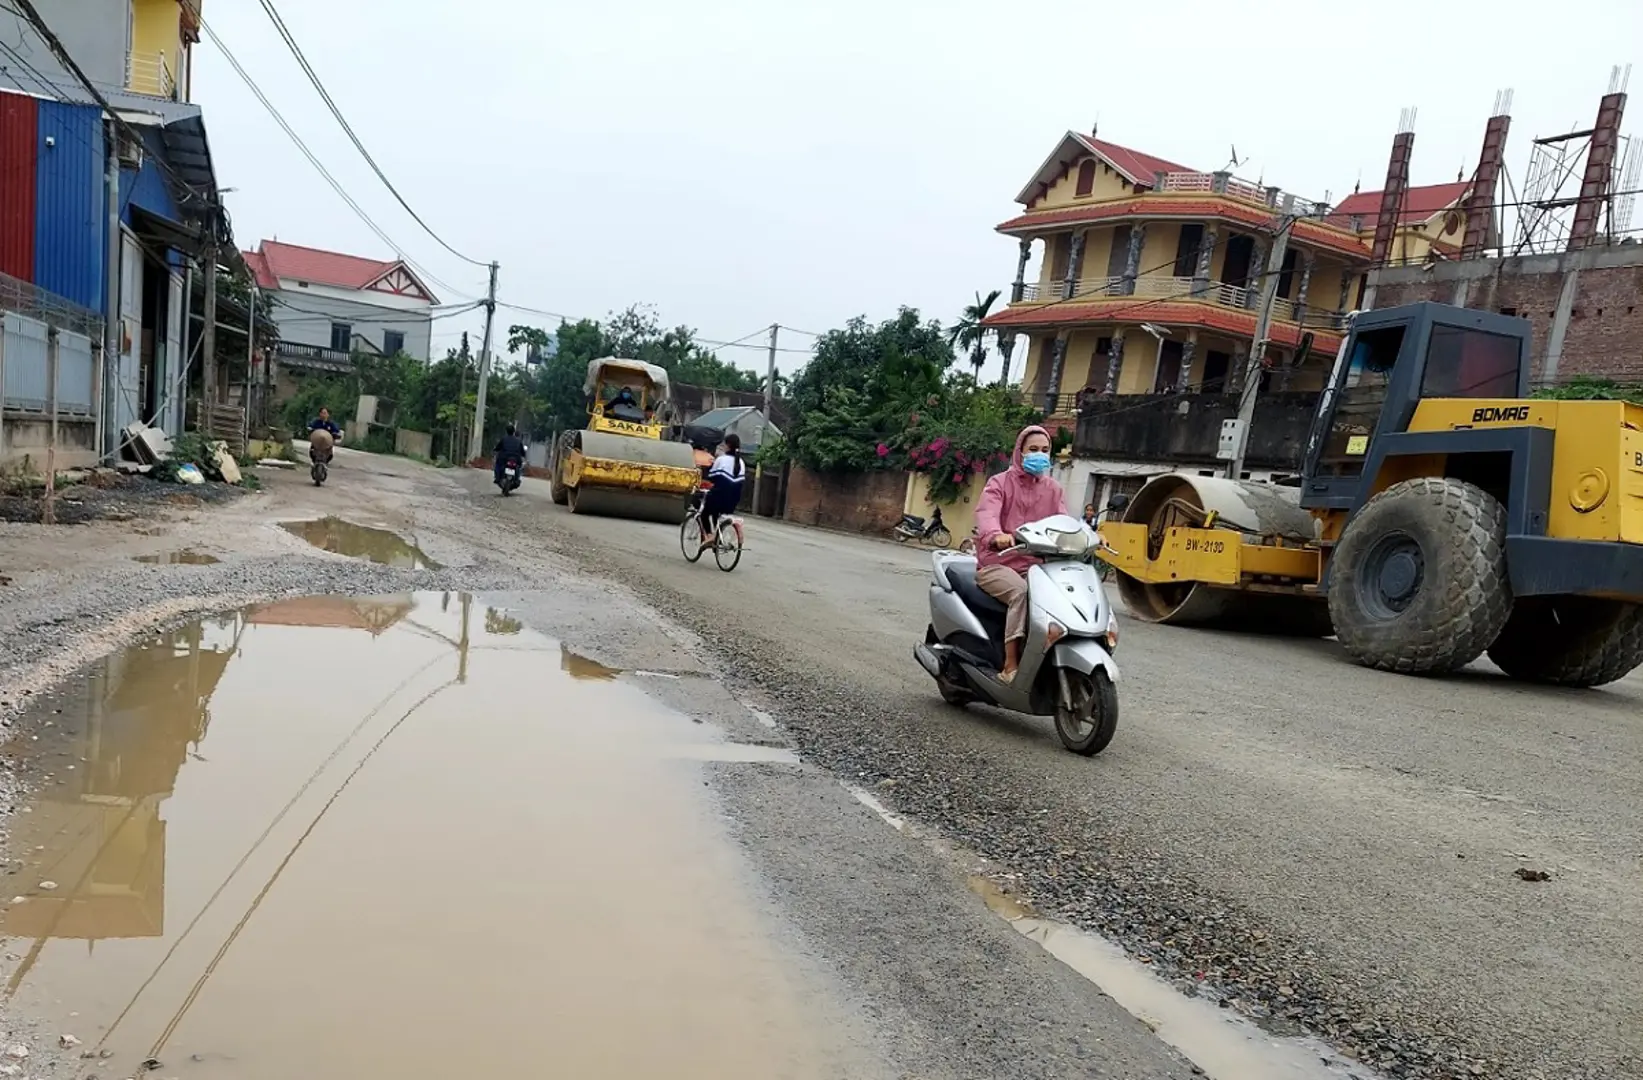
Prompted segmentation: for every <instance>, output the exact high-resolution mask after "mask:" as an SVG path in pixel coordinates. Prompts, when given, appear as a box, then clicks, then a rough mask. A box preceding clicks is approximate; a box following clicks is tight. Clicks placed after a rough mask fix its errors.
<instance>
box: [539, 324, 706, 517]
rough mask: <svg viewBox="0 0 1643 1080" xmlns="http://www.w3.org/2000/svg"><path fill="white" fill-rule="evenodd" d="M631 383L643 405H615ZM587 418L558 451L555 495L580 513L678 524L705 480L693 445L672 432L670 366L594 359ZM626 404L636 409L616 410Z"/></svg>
mask: <svg viewBox="0 0 1643 1080" xmlns="http://www.w3.org/2000/svg"><path fill="white" fill-rule="evenodd" d="M623 389H627V390H628V391H630V392H631V393H632V395H633V397H634V399H635V400H636V402H637V405H636V406H630V407H626V408H625V409H624V407H621V406H614V403H613V399H614V398H615V397H616V396H617V394H618V393H619V392H620V391H621V390H623ZM584 390H585V392H586V393H587V397H588V424H587V427H586V428H585V429H584V430H581V431H574V432H570V433H568V434H567V435H566V436H565V437H564V438H563V439H562V440H561V442H560V444H559V446H558V448H557V451H556V457H555V463H554V470H553V471H554V477H553V495H554V501H555V502H562V503H565V504H567V505H569V506H570V508H571V510H572V511H573V512H574V513H579V514H588V513H591V514H602V515H605V516H609V517H626V518H639V519H644V520H654V521H663V522H668V523H677V522H679V521H681V520H683V518H684V515H685V513H686V510H687V507H688V505H689V499H690V495H691V493H692V492H693V491H695V489H696V486H697V483H698V482H699V481H700V479H701V472H700V471H699V470H698V468H697V466H696V458H695V454H694V452H693V451H692V450H691V448H690V447H689V446H688V445H686V444H685V443H680V442H671V441H669V440H668V439H667V437H666V436H667V426H668V425H667V421H668V417H669V406H670V401H669V393H668V377H667V373H666V372H665V371H663V370H662V369H661V368H658V367H655V366H654V365H651V364H646V363H642V362H640V361H637V360H624V359H620V358H615V357H605V358H603V359H600V360H595V361H593V362H592V363H591V364H589V365H588V378H587V383H586V385H585V386H584ZM618 411H626V412H628V413H629V414H630V415H617V414H616V413H617V412H618Z"/></svg>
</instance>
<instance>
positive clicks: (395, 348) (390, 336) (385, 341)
mask: <svg viewBox="0 0 1643 1080" xmlns="http://www.w3.org/2000/svg"><path fill="white" fill-rule="evenodd" d="M404 351H405V333H404V331H401V330H384V331H383V332H382V352H383V355H384V356H398V355H399V354H400V353H402V352H404Z"/></svg>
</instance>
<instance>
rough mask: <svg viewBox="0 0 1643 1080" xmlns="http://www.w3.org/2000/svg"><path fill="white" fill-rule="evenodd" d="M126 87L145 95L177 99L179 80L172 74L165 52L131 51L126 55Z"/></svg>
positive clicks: (134, 92) (171, 99) (170, 99)
mask: <svg viewBox="0 0 1643 1080" xmlns="http://www.w3.org/2000/svg"><path fill="white" fill-rule="evenodd" d="M126 89H128V90H130V91H131V92H132V93H133V94H142V95H143V96H145V97H158V98H165V99H167V100H169V101H176V100H177V80H176V78H175V77H174V76H173V75H172V74H171V65H170V64H168V63H166V59H165V54H164V53H149V54H139V53H129V54H127V56H126Z"/></svg>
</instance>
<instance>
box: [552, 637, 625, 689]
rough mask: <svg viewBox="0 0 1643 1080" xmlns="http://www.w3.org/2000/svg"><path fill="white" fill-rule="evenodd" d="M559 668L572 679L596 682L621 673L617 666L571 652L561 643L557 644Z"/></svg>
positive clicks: (604, 680) (607, 679)
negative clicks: (610, 665)
mask: <svg viewBox="0 0 1643 1080" xmlns="http://www.w3.org/2000/svg"><path fill="white" fill-rule="evenodd" d="M559 670H560V671H563V672H564V673H565V674H567V675H569V676H570V677H571V678H573V679H592V680H594V681H596V682H610V681H611V680H612V679H614V678H616V676H618V675H620V674H622V672H621V670H620V669H619V668H613V667H606V666H605V665H604V664H601V663H599V662H598V661H597V660H589V659H588V658H587V657H585V656H583V655H581V654H580V653H574V652H571V651H570V649H568V648H566V647H565V646H563V645H561V646H559Z"/></svg>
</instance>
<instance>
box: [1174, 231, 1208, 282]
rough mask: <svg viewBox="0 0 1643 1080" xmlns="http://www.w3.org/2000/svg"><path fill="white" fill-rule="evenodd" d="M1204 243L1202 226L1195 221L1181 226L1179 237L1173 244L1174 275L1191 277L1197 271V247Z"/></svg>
mask: <svg viewBox="0 0 1643 1080" xmlns="http://www.w3.org/2000/svg"><path fill="white" fill-rule="evenodd" d="M1203 243H1204V227H1203V226H1202V225H1200V224H1198V223H1197V222H1189V223H1188V224H1186V225H1183V226H1181V239H1180V240H1178V241H1177V242H1176V244H1175V276H1176V277H1178V278H1189V277H1193V276H1194V275H1196V274H1197V273H1198V249H1199V248H1200V247H1202V246H1203Z"/></svg>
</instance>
